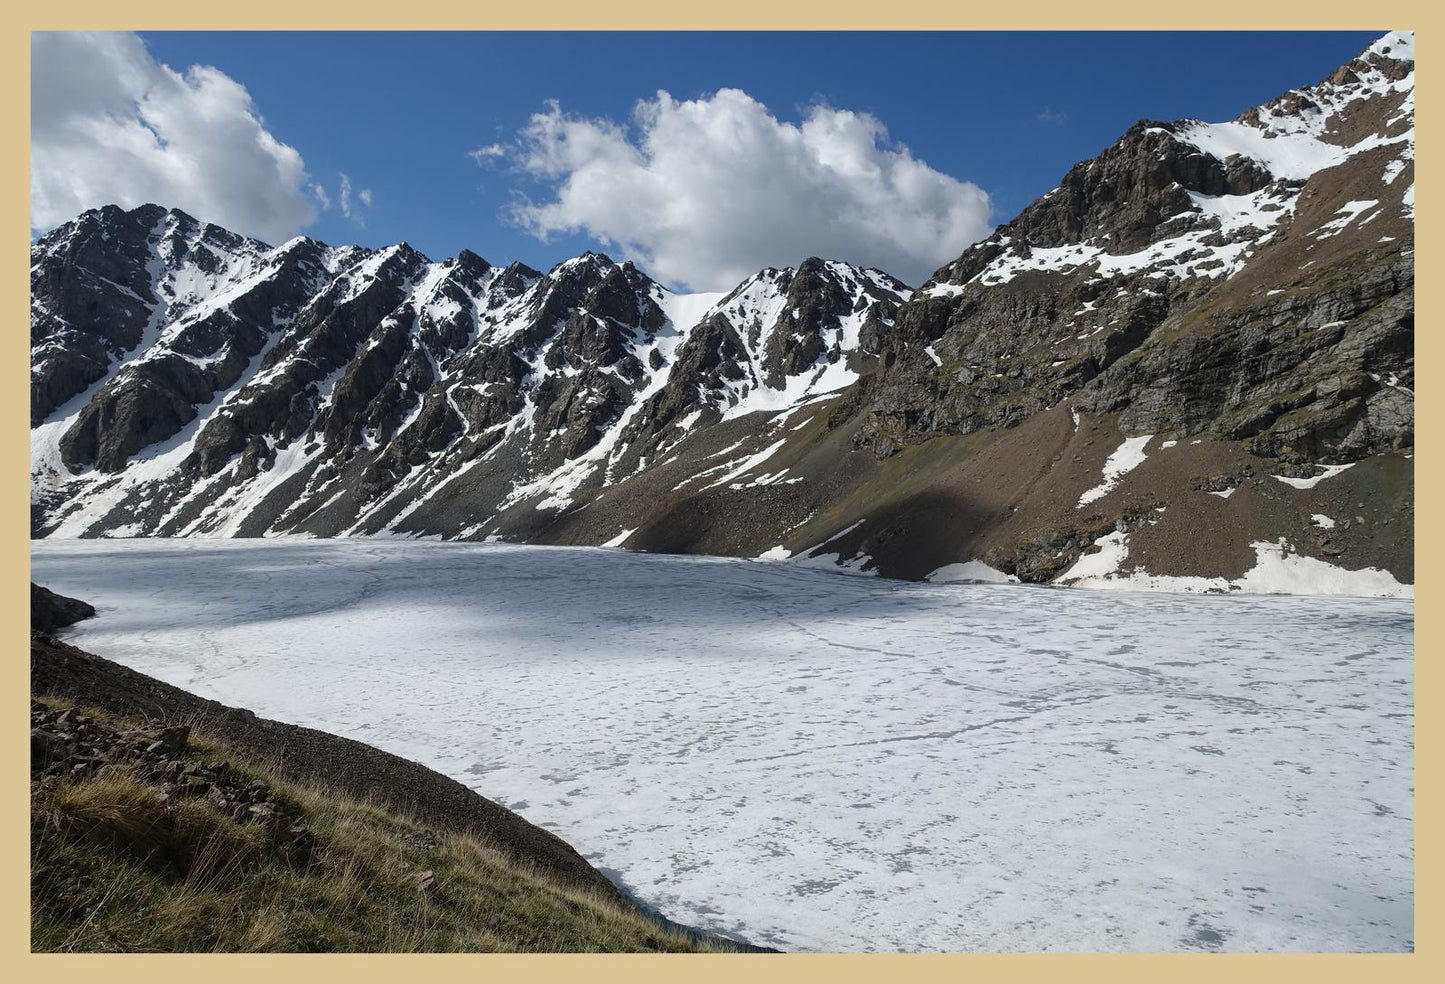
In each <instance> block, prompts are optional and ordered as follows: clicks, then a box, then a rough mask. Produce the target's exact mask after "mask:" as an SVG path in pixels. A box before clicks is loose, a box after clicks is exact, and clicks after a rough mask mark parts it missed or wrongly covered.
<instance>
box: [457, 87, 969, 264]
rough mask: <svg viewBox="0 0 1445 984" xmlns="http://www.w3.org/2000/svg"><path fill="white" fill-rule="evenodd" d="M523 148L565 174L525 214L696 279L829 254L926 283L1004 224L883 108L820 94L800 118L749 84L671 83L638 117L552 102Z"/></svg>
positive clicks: (546, 231) (546, 170)
mask: <svg viewBox="0 0 1445 984" xmlns="http://www.w3.org/2000/svg"><path fill="white" fill-rule="evenodd" d="M482 150H483V151H486V150H487V148H482ZM511 155H512V159H513V162H514V163H515V164H517V165H518V166H519V167H520V168H521V169H522V170H523V171H524V172H526V173H528V174H530V175H532V176H533V177H536V178H538V179H541V180H542V181H544V182H546V183H548V184H549V185H550V186H551V189H550V200H547V201H541V202H535V201H530V200H522V201H520V202H519V203H518V204H517V205H516V206H515V207H514V208H513V210H512V215H513V218H514V219H515V220H516V221H517V222H518V223H519V224H521V225H522V226H523V227H524V228H525V229H527V230H528V231H529V232H531V233H532V234H533V235H535V236H537V237H538V238H540V239H543V240H545V239H547V238H548V237H549V236H551V235H554V234H558V233H566V234H571V233H576V232H585V233H586V234H587V235H589V236H591V237H593V238H594V239H597V240H598V241H600V242H602V243H603V244H604V245H605V246H607V247H608V248H617V249H620V250H621V251H622V252H623V253H624V254H625V255H628V256H630V257H632V258H635V259H636V260H637V261H638V262H640V263H642V264H643V265H644V266H645V267H646V268H647V269H648V270H649V271H650V272H652V273H653V274H654V275H656V276H658V277H660V278H662V279H664V280H668V281H673V282H681V283H684V284H687V285H688V286H690V287H692V288H694V289H711V290H723V289H726V288H728V287H731V286H733V285H735V284H736V283H737V282H738V281H739V280H741V279H743V278H744V277H746V276H748V275H749V274H751V273H754V272H756V271H757V270H758V269H759V268H760V267H763V266H770V265H771V266H787V265H793V264H796V263H797V262H798V261H800V260H802V259H803V258H805V257H807V256H810V255H815V254H816V255H820V256H824V257H828V258H831V259H840V260H849V261H852V262H854V263H860V264H864V265H867V266H876V267H881V268H882V269H884V270H887V271H889V272H890V273H893V274H894V275H895V276H898V277H901V278H902V279H904V280H906V281H909V282H911V283H914V284H917V283H919V282H920V281H922V280H923V279H924V278H925V277H927V275H928V274H929V273H931V272H933V270H935V269H937V268H938V267H940V266H942V265H943V264H944V263H947V262H948V261H950V260H952V259H953V258H954V257H955V256H957V255H958V253H960V252H961V251H962V250H963V249H964V248H965V247H966V246H968V245H969V244H970V243H972V242H975V241H977V240H978V239H981V238H983V237H984V236H986V235H987V234H988V233H989V232H990V231H991V227H990V225H989V199H988V195H987V194H986V193H985V192H984V191H983V190H982V189H981V188H979V187H978V186H976V185H973V184H970V183H968V182H965V181H959V180H958V179H956V178H953V177H951V176H949V175H947V174H944V173H942V172H940V171H937V170H934V169H933V168H931V167H929V166H928V165H927V164H926V163H924V162H923V161H921V160H919V159H917V158H915V157H914V156H913V154H912V153H911V152H910V151H909V150H908V148H907V147H905V146H903V145H901V144H896V143H893V142H891V141H890V140H889V137H888V131H887V129H886V128H885V127H884V126H883V124H882V123H881V122H880V121H879V120H877V119H876V118H874V117H873V116H870V115H868V114H866V113H855V112H850V111H848V110H842V109H833V108H830V107H827V106H814V107H813V108H811V109H810V110H808V112H807V114H806V116H805V118H804V119H803V121H802V122H801V123H800V124H793V123H788V122H785V121H781V120H779V119H777V118H776V117H775V116H774V115H773V114H772V113H771V112H769V111H768V108H767V107H766V106H764V105H763V104H762V103H760V102H758V101H757V100H755V99H753V98H752V97H751V96H749V95H748V94H747V93H746V92H743V91H741V90H738V89H721V90H719V91H718V92H717V93H715V94H714V95H712V96H709V97H706V98H701V99H694V100H687V101H679V100H676V99H674V98H673V97H672V96H671V95H669V94H668V93H667V92H659V93H658V94H657V97H656V98H655V99H651V100H643V101H641V102H639V103H638V105H637V107H636V110H635V111H634V114H633V120H632V126H631V128H629V127H626V126H623V125H620V124H618V123H615V122H613V121H611V120H607V119H584V118H579V117H576V116H571V115H568V114H566V113H564V112H563V111H562V108H561V107H560V106H559V105H558V104H557V103H556V102H552V103H549V104H548V106H547V109H546V111H545V112H541V113H538V114H536V115H534V116H533V117H532V118H531V120H530V122H529V123H528V125H527V126H526V127H525V128H524V129H523V131H522V132H521V134H520V135H519V139H518V141H517V143H516V144H515V145H514V147H513V148H512V149H511ZM473 156H474V157H475V158H476V159H477V160H478V162H479V163H480V162H481V161H482V159H483V158H485V157H491V156H494V155H492V154H490V153H480V154H479V153H476V152H474V154H473Z"/></svg>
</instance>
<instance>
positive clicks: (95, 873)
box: [31, 715, 707, 952]
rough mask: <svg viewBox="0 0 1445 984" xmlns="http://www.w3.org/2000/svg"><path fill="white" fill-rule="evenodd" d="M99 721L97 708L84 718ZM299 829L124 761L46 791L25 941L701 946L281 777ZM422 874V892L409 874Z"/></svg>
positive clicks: (108, 947) (407, 821)
mask: <svg viewBox="0 0 1445 984" xmlns="http://www.w3.org/2000/svg"><path fill="white" fill-rule="evenodd" d="M94 716H96V717H98V718H101V719H103V717H104V716H103V715H94ZM187 754H188V755H189V756H191V757H194V758H196V759H202V758H204V759H211V760H214V759H217V758H226V759H229V760H230V761H231V762H232V764H233V768H236V769H238V770H239V771H242V772H245V773H248V774H249V775H251V776H252V777H253V778H258V779H265V780H266V781H267V782H269V783H271V785H272V790H273V798H274V799H276V800H277V801H278V802H280V803H281V804H283V805H284V806H285V807H286V808H287V809H288V811H290V812H292V813H294V814H297V815H299V817H300V819H301V820H302V822H304V823H305V824H306V826H307V827H308V828H309V829H310V831H311V834H312V838H313V841H312V844H310V845H308V849H307V850H305V851H304V852H298V851H297V850H295V847H294V845H288V844H286V843H284V842H281V841H278V840H277V839H276V838H275V836H274V835H273V834H271V833H269V832H268V831H267V830H266V829H265V828H263V827H262V826H260V825H258V824H243V823H240V822H238V821H235V820H233V819H231V818H230V817H228V816H225V815H223V814H221V813H220V812H218V811H217V810H215V809H214V808H213V807H211V806H210V805H209V804H207V803H205V802H202V801H198V800H183V801H180V802H174V803H170V804H167V803H165V802H164V801H163V800H162V797H161V795H160V793H159V791H158V790H157V789H156V788H155V787H154V786H151V785H148V784H146V783H145V782H142V781H141V780H140V779H139V778H138V777H136V776H135V775H134V774H132V773H130V772H129V771H126V770H120V769H107V770H102V771H101V772H100V773H98V774H96V775H94V776H91V777H89V778H81V779H76V780H65V781H62V782H60V783H58V784H55V785H51V786H46V787H43V788H42V789H41V790H40V792H38V793H37V794H35V795H34V796H33V797H32V802H31V900H32V907H31V911H32V918H31V945H32V948H33V949H35V950H37V951H105V952H111V951H124V952H136V951H166V952H171V951H213V950H215V951H334V950H344V951H387V952H437V951H501V952H522V951H527V952H530V951H547V952H561V951H571V952H608V951H696V950H699V949H707V948H706V947H699V946H698V945H697V944H695V943H694V942H692V941H690V940H689V939H688V938H687V937H686V936H685V935H683V934H681V933H678V932H670V931H666V930H663V929H661V928H660V927H658V926H657V925H655V924H654V923H652V922H651V921H649V920H648V919H647V918H645V917H644V916H642V915H641V914H640V913H637V912H636V911H633V910H631V909H627V908H623V907H619V906H618V905H617V904H615V903H614V902H612V901H611V900H606V899H602V898H599V897H595V896H593V895H591V894H589V893H586V892H582V891H578V890H575V889H572V888H568V887H566V886H563V885H559V884H556V883H554V882H552V881H550V880H549V879H547V878H546V877H544V876H543V875H542V874H540V873H539V872H537V871H534V870H528V869H527V867H526V866H525V865H519V864H517V863H515V862H514V861H513V860H511V859H510V858H508V857H506V856H504V855H503V854H501V853H500V852H498V851H497V850H494V849H493V848H491V847H489V846H488V845H486V844H485V843H483V842H482V841H480V840H478V839H477V838H476V837H473V836H470V835H467V834H461V833H455V832H438V831H431V830H428V829H426V828H425V827H424V826H423V825H421V824H419V823H418V822H417V821H416V820H415V819H413V818H409V817H403V816H398V815H396V814H395V813H391V812H387V811H385V810H382V809H379V808H378V807H376V806H374V805H371V804H367V803H359V802H357V801H355V800H352V799H348V798H345V797H342V796H338V795H336V794H335V793H334V792H333V791H331V790H325V789H315V788H305V787H302V786H297V785H292V784H289V783H287V782H285V781H283V780H281V779H280V778H279V777H278V776H277V775H276V774H275V773H274V772H273V771H272V770H269V769H266V768H264V767H258V766H257V765H256V764H254V763H246V762H245V761H244V760H243V758H242V757H241V756H239V755H236V754H235V753H234V752H233V751H232V750H229V749H227V748H225V747H224V746H223V745H222V744H221V743H219V742H217V741H215V740H214V739H212V738H207V737H206V736H199V737H198V738H197V739H196V740H193V741H192V743H191V747H190V748H188V750H187ZM423 871H432V872H434V873H435V876H436V883H437V886H438V889H439V892H438V894H436V895H427V894H424V893H423V892H421V891H420V890H419V889H418V887H417V876H418V875H419V874H420V873H421V872H423Z"/></svg>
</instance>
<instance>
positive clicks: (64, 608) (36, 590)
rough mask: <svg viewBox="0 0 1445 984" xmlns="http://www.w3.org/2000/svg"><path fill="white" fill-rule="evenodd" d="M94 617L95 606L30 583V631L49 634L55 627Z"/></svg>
mask: <svg viewBox="0 0 1445 984" xmlns="http://www.w3.org/2000/svg"><path fill="white" fill-rule="evenodd" d="M94 617H95V608H94V606H92V605H91V604H89V603H88V602H84V601H81V600H79V599H78V598H67V597H65V595H60V594H56V593H55V592H54V591H51V590H50V589H49V588H43V587H41V586H40V585H38V584H35V583H33V582H32V583H31V585H30V631H31V632H39V633H42V634H45V635H49V634H50V633H52V632H54V631H55V630H56V629H63V628H65V626H67V625H74V624H75V623H76V622H81V621H84V620H85V619H87V618H94Z"/></svg>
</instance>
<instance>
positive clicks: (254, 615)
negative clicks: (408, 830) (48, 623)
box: [33, 540, 1414, 951]
mask: <svg viewBox="0 0 1445 984" xmlns="http://www.w3.org/2000/svg"><path fill="white" fill-rule="evenodd" d="M33 561H34V577H35V580H36V581H37V582H39V583H43V584H46V585H48V586H49V587H51V588H53V589H55V590H57V591H60V592H61V593H63V594H67V595H72V596H75V597H80V598H85V599H88V600H90V601H91V602H93V603H95V604H96V605H97V606H98V607H99V609H100V615H99V616H98V617H97V618H95V619H92V620H89V621H87V622H84V623H81V625H80V626H78V627H77V630H76V631H75V632H74V633H73V641H74V642H75V643H77V644H78V645H80V646H82V647H83V648H86V649H90V650H93V651H95V652H98V653H102V654H104V655H106V656H109V657H111V658H114V659H118V660H120V661H121V662H123V663H126V664H127V665H130V666H133V667H134V668H136V669H138V670H140V671H142V672H145V673H149V674H152V675H154V676H157V677H160V678H161V679H163V680H166V681H168V682H170V683H173V684H176V685H178V686H182V687H186V688H187V689H190V690H193V691H195V692H197V693H199V694H201V695H203V696H205V697H210V698H215V699H217V700H222V701H225V702H226V703H229V704H233V705H239V706H243V707H249V708H251V709H252V710H254V711H256V712H257V713H259V714H261V715H263V716H265V717H270V718H277V719H281V720H285V721H292V722H296V723H298V724H303V725H309V726H312V727H317V728H322V729H325V730H327V731H330V732H333V733H336V734H341V735H345V736H347V737H351V738H356V739H359V740H361V741H365V742H369V743H371V744H374V745H377V746H379V747H381V748H384V749H386V750H387V751H390V752H394V753H396V754H399V755H403V756H406V757H407V758H411V759H415V760H417V761H421V762H423V763H425V764H427V765H428V766H430V767H431V768H434V769H437V770H438V771H440V772H443V773H445V774H447V775H449V776H452V777H454V778H456V779H457V780H458V781H460V782H463V783H466V784H468V785H471V786H473V787H474V788H476V789H477V790H478V791H479V792H480V793H482V794H483V795H486V796H489V797H492V798H494V799H500V800H503V801H505V802H510V803H520V802H523V801H525V802H526V803H527V804H529V805H528V806H526V807H525V808H523V810H522V812H523V813H524V814H525V815H526V817H527V819H529V820H531V821H533V822H534V823H538V824H541V825H542V826H544V827H546V828H547V829H550V830H552V831H555V832H556V833H557V834H559V835H560V836H562V837H563V838H564V839H566V840H567V841H568V843H570V844H572V845H573V846H574V847H576V848H577V849H578V850H580V851H581V852H582V853H583V854H584V855H585V856H587V857H588V858H590V859H591V860H592V862H593V863H594V864H596V865H598V866H601V867H605V868H607V869H609V870H612V871H615V872H619V873H620V877H621V879H622V880H624V881H625V882H626V883H627V885H628V886H629V887H630V888H631V889H632V890H633V891H634V892H635V893H636V894H637V895H638V896H639V897H640V898H642V899H643V900H644V901H646V902H648V903H651V904H653V905H656V906H657V907H658V908H659V909H661V911H662V912H663V913H664V914H666V915H667V916H669V917H671V918H673V919H677V920H680V921H682V922H685V923H690V924H692V925H696V926H700V927H703V928H706V929H710V930H716V931H722V932H728V933H733V934H736V935H739V936H742V937H744V938H746V939H749V940H752V941H754V942H758V943H764V944H768V945H772V946H776V947H780V948H782V949H786V950H870V949H872V950H945V951H961V950H962V951H969V950H1063V951H1091V950H1116V951H1117V950H1134V951H1159V950H1198V949H1225V950H1304V951H1309V950H1327V951H1342V950H1343V951H1348V950H1404V949H1409V948H1410V947H1411V946H1412V945H1413V902H1414V895H1413V864H1414V849H1413V793H1412V785H1413V769H1414V761H1413V745H1412V729H1413V685H1412V680H1413V644H1412V629H1413V610H1412V605H1411V604H1410V603H1409V602H1406V601H1400V600H1361V599H1349V598H1330V599H1310V598H1275V597H1262V596H1244V597H1241V596H1224V597H1214V596H1200V595H1144V594H1132V593H1129V592H1087V591H1061V590H1054V589H1050V588H1031V587H1025V586H1017V585H984V586H971V585H943V584H913V583H905V582H898V581H887V580H882V579H877V578H847V577H831V576H826V575H824V574H821V573H819V572H816V571H809V570H800V569H798V568H797V567H795V566H793V565H792V564H765V563H757V562H752V561H742V560H722V559H717V558H702V557H667V556H656V555H643V554H631V553H626V552H619V551H615V550H598V549H578V548H571V549H568V548H543V547H522V546H511V545H502V544H498V545H482V544H460V543H418V542H408V541H400V540H398V541H378V540H344V541H325V540H322V541H294V540H288V541H255V540H251V541H225V542H216V541H199V540H185V541H157V540H132V541H94V540H89V541H69V542H57V541H50V540H46V541H41V542H37V543H36V544H35V545H34V546H33ZM479 765H480V766H482V767H484V768H485V769H486V771H485V772H481V773H479V771H478V769H477V767H478V766H479Z"/></svg>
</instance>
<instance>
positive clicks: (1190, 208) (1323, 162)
mask: <svg viewBox="0 0 1445 984" xmlns="http://www.w3.org/2000/svg"><path fill="white" fill-rule="evenodd" d="M1412 67H1413V66H1412V63H1409V62H1406V61H1399V60H1396V59H1393V58H1391V57H1389V56H1386V55H1381V54H1378V53H1375V52H1373V51H1372V52H1367V54H1366V56H1364V57H1362V58H1361V59H1357V60H1356V61H1354V62H1352V63H1351V65H1350V66H1349V68H1348V70H1347V71H1345V72H1343V73H1341V72H1336V73H1334V74H1333V75H1332V76H1331V77H1330V78H1329V79H1327V80H1325V81H1324V82H1321V83H1320V84H1319V85H1317V86H1314V87H1311V88H1309V89H1306V90H1301V91H1299V92H1296V93H1293V94H1288V95H1286V96H1284V97H1281V98H1280V99H1278V100H1275V101H1274V102H1272V103H1270V104H1267V105H1266V106H1264V107H1260V108H1259V109H1257V110H1254V111H1251V112H1249V113H1246V114H1245V115H1244V116H1243V117H1241V119H1240V121H1236V122H1234V123H1228V124H1217V125H1211V124H1203V123H1200V122H1199V121H1196V120H1184V121H1178V122H1175V123H1157V122H1152V121H1143V122H1140V123H1138V124H1136V125H1135V126H1134V127H1132V128H1131V129H1130V130H1129V131H1128V132H1127V133H1125V134H1124V135H1123V136H1122V137H1121V138H1120V139H1119V140H1118V141H1117V142H1116V143H1115V144H1114V145H1113V146H1111V147H1110V148H1109V149H1108V150H1106V151H1105V152H1104V153H1103V154H1101V155H1100V156H1099V157H1097V158H1095V159H1094V160H1091V161H1087V162H1084V163H1082V164H1079V165H1077V166H1075V167H1074V168H1073V169H1071V170H1070V171H1069V172H1068V174H1067V175H1065V177H1064V180H1063V181H1062V182H1061V183H1060V185H1059V187H1058V188H1056V189H1055V190H1053V191H1051V192H1049V193H1048V194H1047V195H1045V196H1043V197H1042V198H1041V199H1039V200H1038V201H1037V202H1035V203H1034V204H1032V205H1030V206H1029V207H1028V208H1027V209H1025V210H1024V211H1023V213H1021V214H1020V215H1019V216H1018V218H1016V219H1014V220H1013V221H1012V222H1010V223H1008V224H1007V225H1004V226H1002V227H1000V228H999V229H998V231H997V232H996V233H995V234H994V235H993V236H991V237H990V238H989V239H987V240H985V241H984V242H982V243H979V244H977V245H975V246H973V247H971V248H970V249H969V250H967V251H966V252H965V253H964V254H963V255H962V256H961V257H959V258H958V259H957V260H955V261H954V262H953V263H951V264H949V265H948V266H946V267H944V268H942V269H941V270H939V271H938V272H937V273H936V274H935V275H934V277H933V278H932V279H931V280H930V282H929V283H927V284H925V285H924V286H923V287H922V288H920V290H919V291H918V292H917V293H916V294H915V295H914V297H913V299H912V300H911V301H910V302H909V303H908V304H907V305H905V306H904V308H903V310H902V311H901V312H900V313H899V315H898V321H897V328H896V330H895V331H894V332H893V333H892V335H891V337H890V340H889V343H888V344H886V345H885V346H884V347H883V350H882V352H881V357H882V363H883V367H884V371H882V372H880V373H878V374H877V376H876V377H875V378H874V379H872V380H871V381H869V382H867V383H865V384H864V388H865V389H866V390H867V393H866V394H862V395H859V396H857V397H855V403H856V405H857V406H859V407H866V412H867V414H868V415H869V418H870V424H869V426H868V427H867V428H866V429H865V431H864V432H863V433H862V434H861V435H860V438H859V444H860V445H861V446H864V447H867V448H869V449H871V450H872V451H873V452H874V453H876V454H879V455H883V456H887V455H891V454H894V453H897V451H898V450H899V449H900V448H901V447H902V446H904V445H905V444H907V443H910V442H917V441H921V440H926V439H928V438H929V437H931V436H933V435H937V434H940V433H942V434H968V433H973V432H977V431H980V430H985V429H988V428H992V427H1010V426H1016V425H1017V424H1019V423H1020V422H1022V421H1023V420H1025V419H1027V418H1028V417H1029V416H1031V415H1033V414H1035V413H1038V412H1040V411H1042V410H1044V409H1047V408H1049V407H1052V406H1056V405H1058V404H1059V403H1060V402H1062V401H1064V400H1068V401H1070V403H1071V404H1072V405H1073V406H1075V407H1076V408H1078V409H1083V410H1089V411H1092V412H1096V413H1118V414H1120V420H1121V423H1122V424H1123V426H1124V427H1125V429H1126V430H1127V431H1130V432H1134V433H1163V434H1166V435H1169V436H1171V437H1174V438H1192V437H1195V436H1197V435H1200V434H1210V435H1213V436H1217V437H1219V438H1222V439H1225V440H1235V441H1245V442H1248V445H1249V447H1250V449H1251V450H1252V451H1253V452H1254V453H1257V454H1259V455H1260V456H1262V457H1265V458H1276V457H1278V456H1279V455H1281V454H1291V453H1297V454H1303V455H1306V456H1308V457H1309V458H1310V459H1313V460H1326V461H1352V460H1357V459H1358V458H1360V457H1363V456H1366V455H1370V454H1375V453H1379V452H1381V451H1385V450H1390V449H1399V448H1401V447H1407V446H1409V444H1410V443H1411V441H1412V437H1413V426H1412V423H1411V419H1412V412H1411V404H1412V400H1413V394H1412V391H1411V386H1412V383H1411V379H1412V377H1413V332H1414V320H1413V311H1414V289H1413V288H1414V264H1413V229H1414V225H1413V191H1412V187H1413V186H1412V185H1411V184H1410V180H1409V175H1410V174H1411V173H1413V155H1414V150H1413V140H1412V137H1411V133H1412V132H1413V131H1412V130H1411V129H1410V126H1409V119H1410V114H1411V112H1412V110H1411V109H1410V108H1409V107H1410V105H1412V103H1409V102H1408V97H1409V96H1410V95H1411V93H1412V92H1413V89H1412V86H1413V72H1412ZM1239 147H1244V148H1246V149H1248V150H1249V153H1245V152H1240V151H1238V150H1237V148H1239ZM1275 147H1280V148H1283V149H1280V150H1278V151H1276V150H1275Z"/></svg>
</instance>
